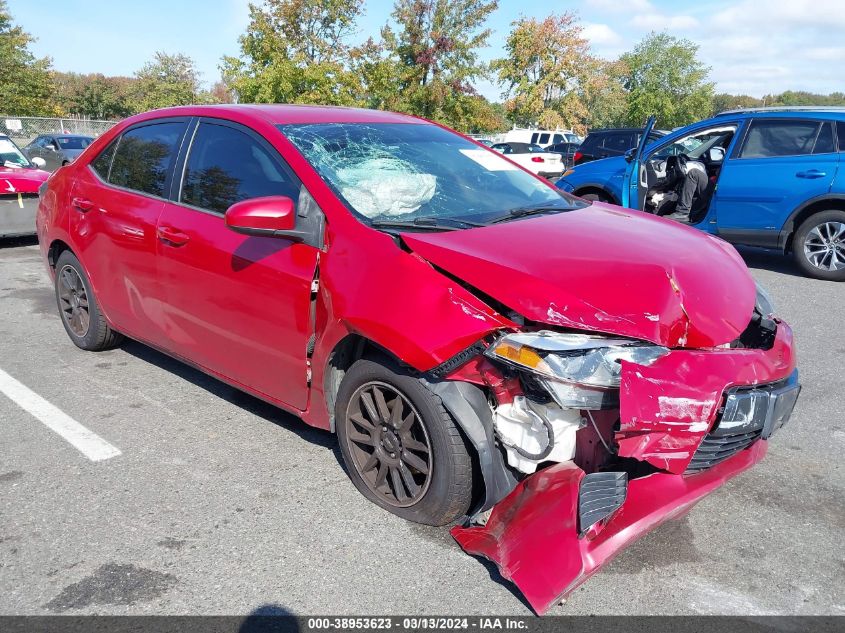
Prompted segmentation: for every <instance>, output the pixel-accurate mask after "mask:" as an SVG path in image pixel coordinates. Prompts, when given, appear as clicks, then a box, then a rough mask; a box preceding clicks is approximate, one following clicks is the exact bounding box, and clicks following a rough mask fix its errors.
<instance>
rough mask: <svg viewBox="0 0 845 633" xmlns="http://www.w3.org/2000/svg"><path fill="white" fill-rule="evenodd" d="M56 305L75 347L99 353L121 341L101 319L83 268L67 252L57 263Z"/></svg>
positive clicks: (101, 316) (101, 315)
mask: <svg viewBox="0 0 845 633" xmlns="http://www.w3.org/2000/svg"><path fill="white" fill-rule="evenodd" d="M55 291H56V305H57V306H58V308H59V317H60V318H61V320H62V325H63V326H64V327H65V332H67V335H68V336H69V337H70V340H71V341H73V343H74V345H76V346H77V347H79V348H81V349H84V350H87V351H90V352H100V351H103V350H107V349H110V348H112V347H115V346H117V345H120V343H121V342H122V341H123V335H122V334H119V333H118V332H115V331H114V330H112V329H111V328H110V327H109V325H108V323H106V320H105V319H104V318H103V314H102V312H100V307H99V305H97V300H96V298H95V297H94V291H93V290H92V289H91V282H89V281H88V276H87V275H86V274H85V270H84V269H83V268H82V264H80V263H79V260H78V259H77V258H76V256H75V255H74V254H73V253H71V252H70V251H65V252H63V253H62V254H61V255H59V259H58V261H56V280H55Z"/></svg>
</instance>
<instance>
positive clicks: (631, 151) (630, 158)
mask: <svg viewBox="0 0 845 633" xmlns="http://www.w3.org/2000/svg"><path fill="white" fill-rule="evenodd" d="M636 155H637V148H636V147H632V148H631V149H629V150H627V151H626V152H625V160H626V161H628V162H629V163H630V162H631V161H633V160H634V158H635V157H636Z"/></svg>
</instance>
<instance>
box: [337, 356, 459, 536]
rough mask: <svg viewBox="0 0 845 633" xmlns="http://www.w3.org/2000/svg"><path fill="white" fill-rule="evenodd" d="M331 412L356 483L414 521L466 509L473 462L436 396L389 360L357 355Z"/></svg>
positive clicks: (445, 519)
mask: <svg viewBox="0 0 845 633" xmlns="http://www.w3.org/2000/svg"><path fill="white" fill-rule="evenodd" d="M335 415H336V418H335V419H336V421H337V434H338V440H339V443H340V450H341V454H342V455H343V461H344V463H345V464H346V468H347V470H348V472H349V477H350V478H351V479H352V482H353V483H354V484H355V486H356V487H357V488H358V490H359V491H360V492H361V493H362V494H363V495H364V496H365V497H367V498H368V499H370V500H371V501H373V502H374V503H376V504H378V505H379V506H381V507H382V508H384V509H386V510H389V511H390V512H392V513H394V514H396V515H398V516H400V517H402V518H403V519H407V520H409V521H415V522H417V523H424V524H427V525H445V524H447V523H450V522H451V521H454V520H455V519H456V518H458V517H459V516H461V515H462V514H465V513H466V511H467V510H468V509H469V505H470V502H471V497H472V462H471V460H470V456H469V453H468V451H467V447H466V445H465V444H464V440H463V438H462V436H461V434H460V432H459V431H458V428H457V426H456V424H455V422H454V420H453V419H452V416H451V415H449V413H448V412H447V411H446V409H445V408H444V407H443V403H442V402H441V401H440V398H439V397H437V396H436V395H435V394H434V393H432V392H431V391H429V390H428V389H427V388H426V387H425V385H424V384H423V383H422V382H420V381H419V380H418V379H417V378H415V377H414V376H411V375H409V374H408V373H407V372H404V371H403V370H401V369H400V368H398V367H395V366H393V364H392V363H389V361H385V362H384V364H382V363H380V362H375V361H372V360H366V359H364V360H359V361H357V362H356V363H355V364H354V365H352V367H351V368H350V369H349V371H348V372H347V373H346V375H345V376H344V379H343V382H342V383H341V385H340V389H339V391H338V395H337V401H336V407H335Z"/></svg>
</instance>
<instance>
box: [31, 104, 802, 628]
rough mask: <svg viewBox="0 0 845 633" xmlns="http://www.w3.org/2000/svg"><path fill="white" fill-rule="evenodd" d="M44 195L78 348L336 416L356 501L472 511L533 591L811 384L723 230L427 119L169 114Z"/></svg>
mask: <svg viewBox="0 0 845 633" xmlns="http://www.w3.org/2000/svg"><path fill="white" fill-rule="evenodd" d="M45 189H46V190H45V193H44V195H43V196H42V199H41V203H40V207H39V211H38V222H37V224H38V235H39V239H40V244H41V250H42V253H43V256H44V259H45V262H46V264H47V267H48V269H49V271H50V273H51V274H52V276H53V278H54V280H55V290H56V299H57V304H58V308H59V311H60V314H61V317H62V322H63V324H64V327H65V329H66V330H67V333H68V335H69V336H70V338H71V340H72V341H73V342H74V343H75V344H76V345H78V346H79V347H81V348H82V349H86V350H93V351H96V350H102V349H106V348H108V347H111V346H114V345H117V344H119V342H120V340H121V339H122V337H123V336H128V337H131V338H133V339H137V340H139V341H142V342H145V343H147V344H149V345H151V346H154V347H156V348H158V349H161V350H163V351H165V352H166V353H168V354H170V355H172V356H174V357H176V358H179V359H182V360H184V361H185V362H187V363H190V364H191V365H193V366H195V367H198V368H200V369H201V370H203V371H204V372H207V373H208V374H210V375H212V376H215V377H217V378H219V379H220V380H223V381H226V382H228V383H230V384H232V385H234V386H236V387H238V388H240V389H242V390H244V391H246V392H249V393H251V394H253V395H255V396H257V397H259V398H262V399H264V400H266V401H268V402H271V403H273V404H275V405H277V406H279V407H281V408H283V409H285V410H287V411H290V412H292V413H294V414H296V415H298V416H300V417H301V418H302V419H303V420H304V421H305V422H306V423H308V424H311V425H314V426H317V427H320V428H323V429H328V430H331V431H334V432H336V433H337V435H338V441H339V444H340V449H341V452H342V454H343V459H344V461H345V463H346V466H347V468H348V471H349V476H350V477H351V479H352V481H353V482H354V484H355V485H356V486H357V488H358V489H359V490H360V491H361V493H362V494H363V495H364V496H366V497H367V498H369V499H370V500H372V501H373V502H374V503H376V504H378V505H379V506H381V507H383V508H385V509H386V510H389V511H390V512H393V513H395V514H397V515H399V516H401V517H403V518H406V519H408V520H411V521H417V522H420V523H426V524H431V525H444V524H448V523H452V522H455V521H459V525H457V526H455V527H454V528H453V530H452V534H453V535H454V537H455V538H456V540H457V541H458V542H459V543H460V544H461V546H462V547H463V548H464V549H465V550H466V551H468V552H470V553H473V554H480V555H483V556H486V557H487V558H489V559H491V560H493V561H495V562H496V564H498V566H499V567H500V569H501V571H502V574H503V575H504V577H506V578H509V579H511V580H513V582H515V583H516V584H517V585H518V587H519V588H520V589H521V590H522V592H523V593H524V594H525V596H526V598H527V599H528V601H529V602H530V603H531V605H532V606H533V607H534V608H535V609H536V610H537V611H538V612H543V611H545V610H546V609H548V608H549V607H550V606H551V605H552V604H554V603H555V601H556V600H559V599H560V598H561V597H562V596H564V595H566V594H567V593H568V592H570V591H572V590H573V589H574V588H575V587H576V586H577V585H578V584H579V583H581V582H583V581H584V580H585V579H586V578H587V577H588V576H589V575H590V574H592V573H593V572H594V571H596V570H597V569H598V568H599V567H600V566H601V565H602V564H603V563H604V562H606V561H607V560H609V559H610V558H611V557H612V556H613V555H615V554H616V553H617V552H618V551H619V550H620V549H622V548H623V547H625V546H627V545H628V544H630V543H631V542H632V541H633V540H634V539H636V538H637V537H639V536H641V535H642V534H644V533H645V532H647V531H648V530H650V529H652V528H654V527H655V526H657V525H658V524H660V523H661V522H663V521H665V520H666V519H669V518H673V517H676V516H678V515H680V514H682V513H683V512H685V511H687V510H688V509H689V508H690V507H691V506H692V505H693V504H694V503H695V502H696V501H698V500H699V499H701V498H702V497H703V496H705V495H706V494H708V493H710V492H711V491H713V490H714V489H715V488H717V487H718V486H720V485H721V484H723V483H724V482H725V481H726V480H727V479H729V478H731V477H733V476H735V475H736V474H738V473H739V472H741V471H743V470H745V469H746V468H749V467H750V466H752V465H753V464H754V463H756V462H757V461H759V460H760V459H762V458H763V455H764V454H765V452H766V446H767V442H768V439H769V437H770V436H771V435H772V433H773V432H775V431H776V430H777V429H778V428H779V427H780V426H781V425H783V424H784V423H785V422H786V421H787V420H788V418H789V416H790V414H791V412H792V409H793V406H794V404H795V401H796V398H797V396H798V392H799V390H800V387H799V385H798V375H797V370H796V359H795V352H794V347H793V341H792V333H791V331H790V328H789V327H788V326H787V325H786V324H785V323H783V322H782V321H780V320H779V319H777V318H776V317H775V316H774V315H773V311H774V310H773V308H772V306H771V304H770V302H769V301H768V299H767V298H766V295H765V292H763V291H762V289H759V288H757V287H755V283H754V281H753V280H752V278H751V276H750V275H749V272H748V270H747V268H746V267H745V265H744V263H743V262H742V260H741V259H740V257H739V256H738V254H737V253H736V252H735V251H734V249H733V248H732V247H731V246H729V245H728V244H726V243H725V242H723V241H721V240H719V239H717V238H715V237H712V236H709V235H706V234H703V233H700V232H698V231H696V230H694V229H690V228H688V227H685V226H681V225H679V224H677V223H674V222H671V221H667V220H663V219H661V218H657V217H653V216H651V215H648V214H644V213H641V212H639V211H634V210H628V209H621V208H619V207H615V206H612V205H607V204H601V203H592V204H591V203H589V202H587V201H584V200H581V199H578V198H575V197H572V196H570V195H568V194H565V193H563V192H561V191H559V190H557V189H555V188H554V187H552V186H551V185H549V184H548V183H547V182H546V181H544V180H542V179H540V178H538V177H536V176H534V175H532V174H531V173H529V172H528V171H526V170H524V169H523V168H521V167H519V166H518V165H516V164H515V163H512V162H510V161H509V160H508V159H507V158H506V157H504V156H501V155H500V154H498V153H496V152H493V151H491V150H489V149H488V148H486V147H484V146H482V145H480V144H477V143H475V142H473V141H471V140H469V139H467V138H465V137H463V136H461V135H459V134H456V133H454V132H452V131H450V130H448V129H446V128H444V127H442V126H439V125H436V124H433V123H430V122H427V121H424V120H420V119H417V118H414V117H410V116H406V115H401V114H392V113H387V112H375V111H368V110H356V109H347V108H325V107H304V106H276V105H268V106H248V105H227V106H202V107H199V106H198V107H183V108H173V109H166V110H159V111H156V112H151V113H147V114H141V115H138V116H135V117H132V118H131V119H128V120H126V121H124V122H122V123H120V124H118V125H117V126H115V127H114V128H112V129H111V130H110V131H109V132H107V133H106V134H104V135H103V136H102V137H101V138H99V139H97V140H96V141H95V142H94V144H93V145H92V146H91V148H90V149H89V150H88V151H87V152H86V153H85V154H84V155H83V156H82V157H81V158H80V159H79V160H77V161H76V162H74V163H73V164H72V165H69V166H67V167H65V168H63V169H62V170H60V171H59V172H58V173H57V174H56V175H55V176H54V177H53V178H52V179H51V180H50V181H49V183H48V184H47V187H46V188H45ZM726 527H727V526H726Z"/></svg>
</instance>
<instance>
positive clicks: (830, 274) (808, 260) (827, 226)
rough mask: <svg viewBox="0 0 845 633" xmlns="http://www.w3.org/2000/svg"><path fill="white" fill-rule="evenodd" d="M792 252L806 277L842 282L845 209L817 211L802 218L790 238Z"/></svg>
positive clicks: (844, 250) (844, 259) (844, 264)
mask: <svg viewBox="0 0 845 633" xmlns="http://www.w3.org/2000/svg"><path fill="white" fill-rule="evenodd" d="M829 238H833V239H829ZM828 244H830V247H828ZM792 255H793V257H794V258H795V263H796V264H798V267H799V268H800V269H801V271H802V272H803V273H804V274H805V275H807V276H808V277H815V278H816V279H825V280H827V281H845V211H840V210H838V209H831V210H829V211H820V212H819V213H814V214H813V215H811V216H810V217H809V218H807V219H806V220H804V222H802V223H801V226H799V227H798V230H797V231H796V232H795V236H794V237H793V238H792ZM813 255H815V257H814V256H813ZM834 257H835V259H834ZM831 268H832V269H831Z"/></svg>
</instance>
